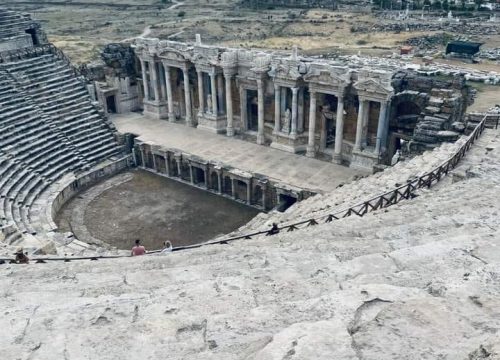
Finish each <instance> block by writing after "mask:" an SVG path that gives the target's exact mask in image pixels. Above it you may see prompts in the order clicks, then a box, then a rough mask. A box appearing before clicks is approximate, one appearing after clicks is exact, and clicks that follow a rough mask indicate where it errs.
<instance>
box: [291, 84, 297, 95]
mask: <svg viewBox="0 0 500 360" xmlns="http://www.w3.org/2000/svg"><path fill="white" fill-rule="evenodd" d="M291 89H292V92H293V94H294V95H295V94H297V93H298V92H299V88H298V87H296V86H294V87H292V88H291Z"/></svg>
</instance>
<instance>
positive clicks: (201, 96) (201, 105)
mask: <svg viewBox="0 0 500 360" xmlns="http://www.w3.org/2000/svg"><path fill="white" fill-rule="evenodd" d="M196 73H197V74H198V100H199V109H198V112H199V113H200V114H203V113H205V93H204V91H203V72H202V71H201V70H196Z"/></svg>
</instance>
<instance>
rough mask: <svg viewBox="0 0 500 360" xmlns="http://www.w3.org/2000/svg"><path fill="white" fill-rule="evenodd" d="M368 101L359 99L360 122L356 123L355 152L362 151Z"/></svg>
mask: <svg viewBox="0 0 500 360" xmlns="http://www.w3.org/2000/svg"><path fill="white" fill-rule="evenodd" d="M366 102H367V101H366V100H363V99H359V108H358V121H357V122H356V142H355V143H354V150H358V151H360V150H361V140H362V137H363V123H364V116H365V113H366V111H365V108H366Z"/></svg>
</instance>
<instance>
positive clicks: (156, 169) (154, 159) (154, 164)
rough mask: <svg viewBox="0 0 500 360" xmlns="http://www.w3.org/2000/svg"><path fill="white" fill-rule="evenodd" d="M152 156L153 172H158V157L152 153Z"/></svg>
mask: <svg viewBox="0 0 500 360" xmlns="http://www.w3.org/2000/svg"><path fill="white" fill-rule="evenodd" d="M151 156H152V158H153V170H154V171H156V172H158V168H157V167H156V156H155V154H154V153H153V152H152V153H151Z"/></svg>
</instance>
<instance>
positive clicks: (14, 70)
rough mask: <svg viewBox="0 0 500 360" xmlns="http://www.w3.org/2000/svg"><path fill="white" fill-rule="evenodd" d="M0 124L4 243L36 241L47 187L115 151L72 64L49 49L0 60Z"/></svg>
mask: <svg viewBox="0 0 500 360" xmlns="http://www.w3.org/2000/svg"><path fill="white" fill-rule="evenodd" d="M0 129H1V130H0V174H1V176H0V226H1V229H2V233H3V234H4V237H5V239H4V243H6V244H10V245H16V244H18V243H19V244H20V243H23V244H25V245H26V244H30V243H33V244H35V243H37V242H36V241H35V239H34V238H32V237H36V236H37V235H40V232H42V233H43V230H44V224H43V222H44V221H43V220H42V217H43V216H44V213H45V212H46V209H47V207H50V204H49V203H48V202H47V201H48V198H47V197H43V196H42V194H43V193H44V192H46V191H47V189H48V188H50V187H55V188H57V185H58V184H59V182H60V181H61V180H62V179H63V178H65V177H66V178H71V177H74V176H75V175H78V174H79V173H81V172H83V171H87V170H89V169H91V168H92V167H94V166H95V165H97V164H99V163H101V162H103V161H104V160H106V159H110V158H113V157H114V156H116V155H119V154H121V152H122V148H121V147H120V146H118V145H117V143H116V140H115V135H114V129H113V128H112V127H111V126H110V125H109V124H108V123H107V121H106V120H105V118H104V117H103V116H102V114H101V113H100V112H99V110H98V108H97V107H96V106H95V105H94V104H92V103H91V101H90V96H89V94H88V93H87V91H86V88H85V86H84V85H83V84H82V83H81V81H80V80H79V79H78V78H77V77H76V76H75V73H74V70H73V69H72V67H71V66H70V65H69V64H68V63H66V62H65V61H64V59H60V58H59V57H58V56H57V55H54V54H52V53H46V54H43V55H40V56H36V57H32V58H26V59H18V60H17V61H13V62H8V63H2V64H0ZM41 200H43V201H41ZM35 205H36V206H35ZM42 237H43V236H42ZM30 238H31V240H32V241H30Z"/></svg>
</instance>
